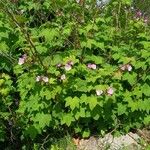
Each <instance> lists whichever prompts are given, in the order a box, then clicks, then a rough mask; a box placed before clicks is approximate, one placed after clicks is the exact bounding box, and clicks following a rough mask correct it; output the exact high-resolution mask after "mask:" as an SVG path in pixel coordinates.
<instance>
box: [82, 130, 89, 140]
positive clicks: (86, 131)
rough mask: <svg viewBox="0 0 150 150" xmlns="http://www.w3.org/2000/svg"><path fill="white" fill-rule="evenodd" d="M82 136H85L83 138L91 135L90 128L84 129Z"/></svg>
mask: <svg viewBox="0 0 150 150" xmlns="http://www.w3.org/2000/svg"><path fill="white" fill-rule="evenodd" d="M82 136H83V138H87V137H89V136H90V130H89V129H86V130H84V131H83V133H82Z"/></svg>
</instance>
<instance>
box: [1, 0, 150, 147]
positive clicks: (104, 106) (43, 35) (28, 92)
mask: <svg viewBox="0 0 150 150" xmlns="http://www.w3.org/2000/svg"><path fill="white" fill-rule="evenodd" d="M82 2H83V3H82ZM1 4H2V8H1V9H2V10H3V12H2V13H0V17H1V21H0V32H1V33H0V35H1V37H0V39H1V40H0V48H1V53H0V59H1V66H0V69H1V75H0V78H1V79H0V86H1V89H0V95H1V97H2V100H1V103H2V104H1V105H0V107H1V111H0V119H1V128H0V132H1V133H2V134H1V137H0V139H1V141H2V143H3V144H4V142H5V143H7V142H8V141H10V142H12V143H13V144H14V145H12V146H14V147H16V145H19V146H21V147H22V146H23V145H24V144H25V143H29V144H28V145H26V146H25V147H24V148H25V149H29V148H31V147H32V146H33V145H34V143H40V142H42V140H43V139H44V138H45V137H47V135H51V136H54V133H55V134H58V135H59V134H60V133H61V134H66V133H67V132H68V133H70V134H71V135H73V136H75V135H77V136H81V137H88V136H90V134H95V133H96V134H102V133H107V132H110V131H113V130H118V131H120V132H121V131H123V132H128V131H129V130H130V129H133V128H140V127H142V126H143V125H149V123H150V117H149V112H150V82H149V81H150V75H149V72H150V68H149V65H150V52H149V49H150V37H149V31H150V30H149V27H148V26H147V24H146V23H144V20H143V18H140V19H137V17H138V16H135V17H134V14H133V13H132V10H131V7H130V5H131V2H130V1H129V0H121V1H112V2H111V3H110V4H109V5H106V6H105V7H98V6H96V4H95V3H93V2H90V1H87V2H84V1H80V3H77V2H76V1H74V2H73V1H63V0H61V1H57V2H49V1H47V0H45V1H23V0H21V1H14V2H6V1H2V2H1ZM4 58H5V59H4ZM7 128H10V132H8V131H7ZM8 135H10V136H8ZM39 139H40V141H39ZM18 142H20V143H19V144H18ZM37 149H38V148H37Z"/></svg>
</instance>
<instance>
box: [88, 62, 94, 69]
mask: <svg viewBox="0 0 150 150" xmlns="http://www.w3.org/2000/svg"><path fill="white" fill-rule="evenodd" d="M87 67H88V68H89V69H93V70H95V69H96V64H91V63H88V64H87Z"/></svg>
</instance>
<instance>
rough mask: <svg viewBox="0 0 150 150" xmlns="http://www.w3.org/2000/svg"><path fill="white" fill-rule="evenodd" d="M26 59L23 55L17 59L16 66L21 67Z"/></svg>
mask: <svg viewBox="0 0 150 150" xmlns="http://www.w3.org/2000/svg"><path fill="white" fill-rule="evenodd" d="M26 59H27V55H26V54H24V55H22V56H21V57H20V58H19V61H18V65H23V64H24V63H25V61H26Z"/></svg>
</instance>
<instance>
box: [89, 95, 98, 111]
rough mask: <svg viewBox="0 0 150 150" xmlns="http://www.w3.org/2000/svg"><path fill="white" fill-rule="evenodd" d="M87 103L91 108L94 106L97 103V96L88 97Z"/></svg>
mask: <svg viewBox="0 0 150 150" xmlns="http://www.w3.org/2000/svg"><path fill="white" fill-rule="evenodd" d="M88 103H89V107H90V109H91V110H93V109H94V108H95V106H96V105H97V104H98V102H97V97H95V96H91V97H88Z"/></svg>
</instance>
